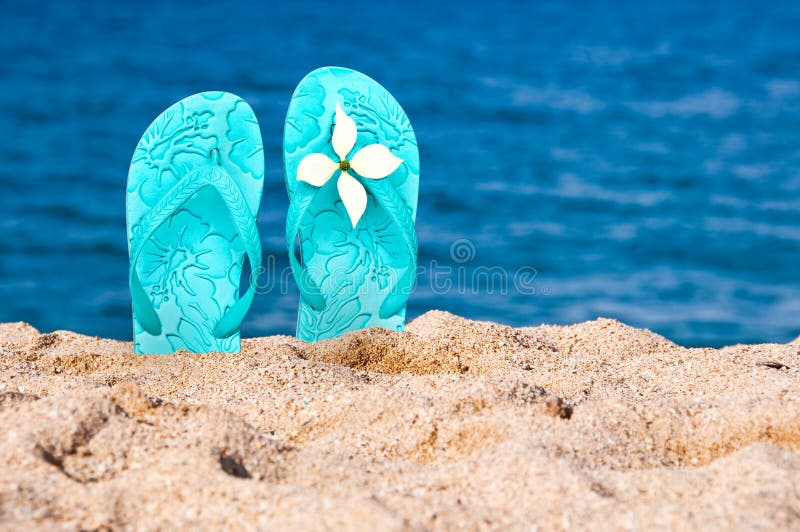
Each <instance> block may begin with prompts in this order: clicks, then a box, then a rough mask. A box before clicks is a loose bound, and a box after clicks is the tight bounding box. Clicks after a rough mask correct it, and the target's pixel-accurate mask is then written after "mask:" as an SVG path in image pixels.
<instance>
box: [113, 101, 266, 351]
mask: <svg viewBox="0 0 800 532" xmlns="http://www.w3.org/2000/svg"><path fill="white" fill-rule="evenodd" d="M263 181H264V153H263V149H262V146H261V132H260V130H259V127H258V122H257V121H256V118H255V115H254V114H253V110H252V109H251V108H250V106H249V105H248V104H247V103H246V102H245V101H244V100H242V99H241V98H239V97H238V96H235V95H233V94H230V93H226V92H204V93H201V94H195V95H193V96H189V97H188V98H185V99H183V100H181V101H180V102H178V103H176V104H174V105H172V106H171V107H170V108H168V109H167V110H166V111H164V112H163V113H162V114H161V115H160V116H159V117H158V118H156V119H155V121H154V122H153V123H152V124H151V125H150V127H149V128H147V131H145V133H144V135H143V136H142V138H141V140H140V141H139V144H138V146H137V147H136V151H135V152H134V154H133V159H132V160H131V166H130V170H129V173H128V190H127V220H128V251H129V254H130V276H129V281H130V289H131V297H132V299H133V336H134V350H135V352H136V353H143V354H144V353H146V354H159V353H173V352H175V351H177V350H180V349H185V350H188V351H191V352H195V353H205V352H209V351H223V352H238V351H239V349H240V339H239V326H240V324H241V322H242V319H243V318H244V316H245V314H246V312H247V310H248V308H249V307H250V303H251V302H252V299H253V296H254V293H255V275H256V274H257V273H258V272H259V271H260V266H261V243H260V240H259V237H258V231H257V229H256V225H255V221H256V216H257V213H258V207H259V204H260V203H261V192H262V190H263ZM245 257H247V260H248V261H249V264H250V270H251V273H252V275H251V279H250V282H249V287H248V288H247V290H246V291H244V292H243V293H242V294H241V296H240V282H241V280H240V277H241V274H242V269H243V267H244V261H245Z"/></svg>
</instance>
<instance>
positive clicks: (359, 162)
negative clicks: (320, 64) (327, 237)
mask: <svg viewBox="0 0 800 532" xmlns="http://www.w3.org/2000/svg"><path fill="white" fill-rule="evenodd" d="M357 136H358V128H357V127H356V123H355V122H354V121H353V119H352V118H350V117H349V116H347V113H345V112H344V111H343V110H342V107H341V106H340V105H339V103H337V104H336V121H335V125H334V128H333V134H332V135H331V146H332V147H333V151H334V152H335V153H336V155H337V156H338V157H339V161H338V162H337V161H333V160H331V158H330V157H328V156H327V155H325V154H324V153H311V154H309V155H306V156H305V157H304V158H303V160H302V161H300V164H299V166H298V167H297V179H298V180H299V181H305V182H306V183H309V184H311V185H313V186H315V187H321V186H323V185H324V184H325V183H327V182H328V180H330V178H331V177H333V174H334V173H336V171H337V170H340V171H341V174H340V175H339V179H338V180H337V182H336V187H337V189H338V191H339V197H340V198H341V199H342V203H343V204H344V207H345V210H346V211H347V215H348V216H349V217H350V222H351V223H352V225H353V228H355V227H356V225H357V224H358V221H359V220H360V219H361V216H362V215H363V214H364V211H365V210H366V208H367V191H366V190H365V189H364V185H362V184H361V183H360V182H359V181H358V179H356V178H355V177H354V176H353V175H351V174H350V171H351V170H352V171H353V172H354V173H355V174H356V175H358V176H360V177H362V178H366V179H383V178H384V177H386V176H388V175H390V174H391V173H392V172H394V171H395V170H397V168H398V167H399V166H400V164H401V163H402V162H403V160H402V159H400V158H399V157H396V156H395V155H393V154H392V153H391V152H390V151H389V149H388V148H387V147H386V146H383V145H382V144H369V145H367V146H364V147H363V148H361V149H360V150H358V151H357V152H356V153H355V154H353V156H352V157H351V158H348V156H349V154H350V152H351V151H352V150H353V147H354V146H355V144H356V137H357Z"/></svg>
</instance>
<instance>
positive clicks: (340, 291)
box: [284, 67, 419, 341]
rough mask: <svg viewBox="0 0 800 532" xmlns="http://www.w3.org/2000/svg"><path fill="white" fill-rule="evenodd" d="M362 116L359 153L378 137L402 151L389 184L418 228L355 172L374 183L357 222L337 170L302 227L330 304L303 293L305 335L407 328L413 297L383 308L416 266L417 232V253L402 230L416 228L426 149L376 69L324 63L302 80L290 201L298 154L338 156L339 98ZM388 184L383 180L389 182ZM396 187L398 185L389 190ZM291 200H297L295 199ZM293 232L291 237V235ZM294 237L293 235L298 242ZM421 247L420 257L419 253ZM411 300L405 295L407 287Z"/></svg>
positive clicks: (288, 159) (294, 104)
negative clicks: (316, 303)
mask: <svg viewBox="0 0 800 532" xmlns="http://www.w3.org/2000/svg"><path fill="white" fill-rule="evenodd" d="M337 104H339V105H340V106H341V109H342V110H343V111H344V112H345V113H346V114H347V115H348V116H349V117H350V118H351V119H352V120H353V121H354V122H355V124H356V127H357V140H356V143H355V146H354V147H353V149H352V150H351V154H355V153H357V152H358V151H359V150H360V149H361V148H363V147H364V146H367V145H370V144H375V143H378V144H382V145H383V146H385V147H387V148H389V150H390V152H391V153H392V154H393V155H394V156H396V157H399V158H400V159H402V161H403V162H402V163H401V164H400V166H399V167H398V168H397V169H396V170H395V171H394V172H393V173H391V174H390V175H389V176H387V177H386V178H385V179H382V180H381V183H382V186H383V187H384V189H383V190H387V189H388V188H389V187H386V185H387V184H388V185H390V186H391V189H393V191H394V192H396V194H395V193H394V192H392V194H391V195H392V201H393V202H394V204H395V205H394V207H396V208H397V210H398V211H403V212H401V214H402V215H403V216H402V217H404V219H405V220H407V222H406V223H407V224H409V225H410V227H405V228H403V227H398V224H397V223H396V220H397V216H395V217H394V218H393V217H392V216H390V212H389V211H391V210H392V209H391V208H387V205H386V201H387V200H386V197H385V196H383V197H377V196H376V195H375V194H374V193H373V191H372V190H371V189H370V186H371V185H375V184H376V182H375V181H374V180H366V179H364V178H363V177H360V176H358V175H355V174H354V175H355V177H356V179H358V180H360V181H361V183H362V184H363V185H364V187H365V188H366V189H367V206H366V210H365V211H364V213H363V215H362V216H361V218H360V220H359V221H358V224H357V225H356V227H353V226H352V223H351V219H350V218H349V216H348V213H347V211H346V209H345V207H344V205H343V203H342V200H341V199H340V195H339V191H338V188H337V176H338V175H339V173H338V172H336V173H335V174H334V176H333V177H332V178H331V179H329V180H328V181H327V182H326V183H325V184H324V185H323V186H321V187H320V188H319V189H316V191H315V193H314V197H313V199H311V200H310V203H309V204H308V208H307V210H306V211H305V214H303V215H302V219H301V220H300V227H299V242H300V252H301V255H302V259H303V267H304V268H305V269H306V270H307V271H308V273H309V275H310V277H311V278H312V279H313V280H314V282H315V284H316V286H318V287H319V291H320V292H321V295H322V296H323V298H324V299H325V300H326V302H327V304H326V306H325V308H324V309H322V310H315V309H314V308H312V306H310V305H309V304H308V303H307V302H306V301H305V300H302V299H301V302H300V309H299V313H298V322H297V337H298V338H300V339H303V340H306V341H316V340H322V339H325V338H332V337H336V336H339V335H341V334H342V333H345V332H347V331H352V330H357V329H362V328H367V327H376V326H377V327H384V328H387V329H392V330H403V326H404V322H405V304H404V303H405V299H403V300H402V305H401V306H400V307H399V308H397V309H396V310H395V311H394V312H393V313H392V314H391V315H389V316H385V315H383V316H382V311H381V306H382V304H383V303H384V302H385V301H386V298H387V295H388V294H389V292H391V291H392V290H394V289H396V286H395V284H396V281H397V279H398V278H400V277H401V276H402V275H403V274H404V272H406V271H407V269H408V268H414V269H415V268H416V237H414V238H413V242H414V245H413V252H411V251H410V250H409V246H408V245H407V244H404V238H407V236H408V235H406V237H404V235H403V233H404V231H410V232H411V235H413V231H414V229H413V220H414V219H415V217H416V210H417V194H418V188H419V154H418V151H417V142H416V138H415V136H414V131H413V129H412V128H411V123H410V122H409V120H408V117H407V116H406V113H405V112H404V111H403V109H402V108H401V107H400V105H399V104H398V103H397V101H396V100H395V99H394V98H393V97H392V96H391V95H390V94H389V92H388V91H387V90H386V89H384V88H383V87H382V86H381V85H379V84H378V83H377V82H376V81H374V80H372V79H370V78H369V77H367V76H365V75H363V74H361V73H358V72H355V71H352V70H349V69H345V68H339V67H326V68H321V69H318V70H315V71H313V72H311V73H310V74H308V75H307V76H306V77H305V78H304V79H303V80H302V81H301V82H300V83H299V85H298V86H297V89H296V90H295V92H294V95H293V96H292V100H291V102H290V104H289V109H288V112H287V118H286V125H285V128H284V170H285V176H286V186H287V189H288V193H289V197H290V200H295V199H297V198H296V193H297V192H298V191H299V190H300V189H299V187H303V186H307V184H306V183H302V182H299V181H298V180H297V172H298V166H299V164H300V161H301V160H303V158H304V157H305V156H307V155H309V154H312V153H323V154H325V155H327V156H328V157H329V158H330V159H332V160H333V161H335V162H336V161H339V160H340V158H339V157H337V155H336V154H335V153H334V150H333V148H332V146H331V141H332V132H333V123H334V120H335V112H336V106H337ZM384 183H385V184H384ZM390 192H391V190H390ZM290 208H297V207H296V206H291V207H290ZM287 237H288V239H289V240H291V239H292V237H293V235H288V236H287ZM290 244H291V245H294V242H290ZM412 255H413V256H412ZM405 297H406V298H407V294H406V295H405Z"/></svg>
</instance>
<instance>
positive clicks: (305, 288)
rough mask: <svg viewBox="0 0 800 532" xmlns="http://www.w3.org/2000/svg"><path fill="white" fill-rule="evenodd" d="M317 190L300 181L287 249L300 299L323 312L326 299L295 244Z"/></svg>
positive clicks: (293, 202)
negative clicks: (298, 258) (296, 249)
mask: <svg viewBox="0 0 800 532" xmlns="http://www.w3.org/2000/svg"><path fill="white" fill-rule="evenodd" d="M316 191H317V189H316V188H314V187H312V186H311V185H308V184H306V183H304V182H302V181H298V183H297V188H296V189H295V191H294V194H293V195H292V200H291V205H290V208H289V213H288V215H287V216H286V248H287V251H288V252H289V264H290V266H291V268H292V275H294V278H295V281H296V282H297V286H298V288H299V289H300V297H302V298H303V301H305V302H306V303H307V304H308V305H309V306H310V307H311V308H312V309H314V310H316V311H322V310H324V309H325V298H324V297H323V296H322V291H321V290H320V288H319V285H317V283H316V282H314V280H313V279H312V278H311V274H310V273H309V272H308V269H307V268H306V267H305V265H304V264H300V261H299V260H297V256H296V255H295V249H294V244H295V241H296V240H297V236H298V234H299V233H300V222H302V220H303V216H305V214H306V211H307V210H308V206H309V205H311V200H313V199H314V194H316Z"/></svg>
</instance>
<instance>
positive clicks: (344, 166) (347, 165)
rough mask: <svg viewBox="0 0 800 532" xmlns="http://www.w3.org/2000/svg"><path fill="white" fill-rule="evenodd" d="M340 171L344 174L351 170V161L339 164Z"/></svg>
mask: <svg viewBox="0 0 800 532" xmlns="http://www.w3.org/2000/svg"><path fill="white" fill-rule="evenodd" d="M339 170H341V171H342V172H346V171H348V170H350V161H348V160H347V159H345V160H343V161H342V162H340V163H339Z"/></svg>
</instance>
